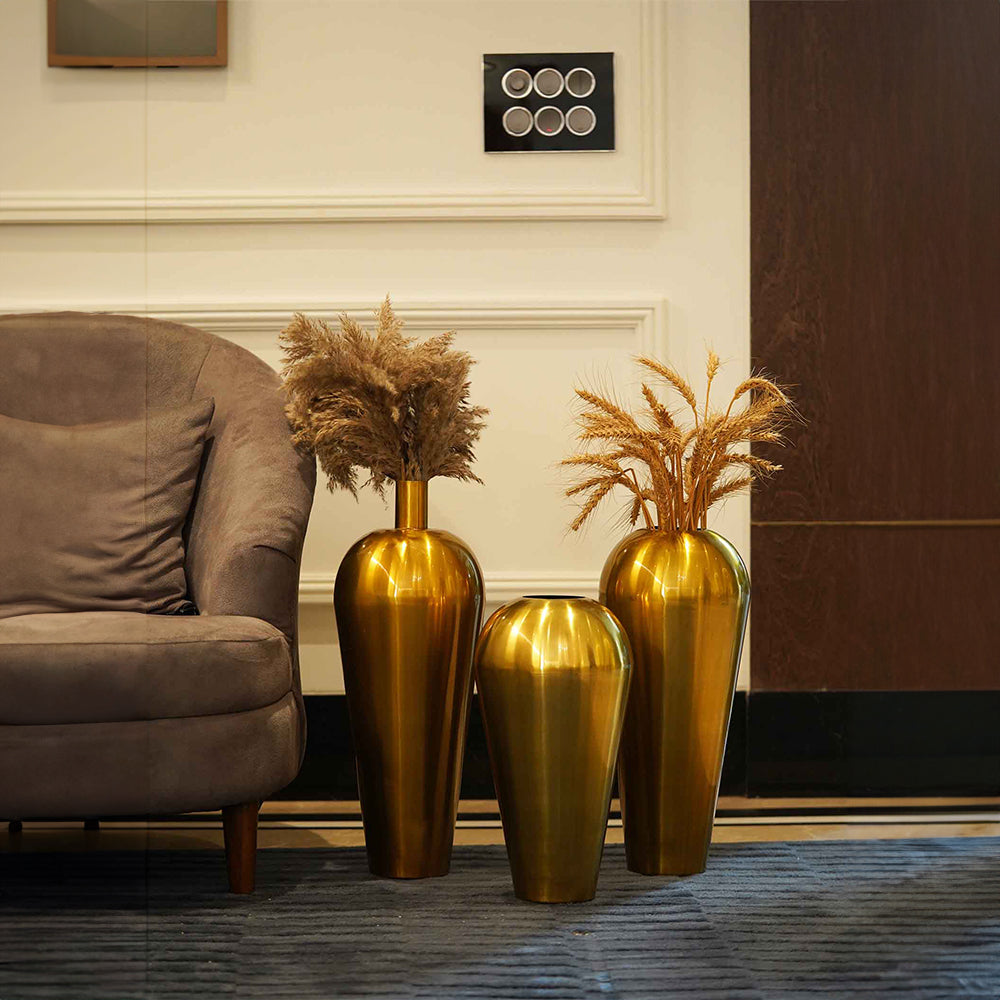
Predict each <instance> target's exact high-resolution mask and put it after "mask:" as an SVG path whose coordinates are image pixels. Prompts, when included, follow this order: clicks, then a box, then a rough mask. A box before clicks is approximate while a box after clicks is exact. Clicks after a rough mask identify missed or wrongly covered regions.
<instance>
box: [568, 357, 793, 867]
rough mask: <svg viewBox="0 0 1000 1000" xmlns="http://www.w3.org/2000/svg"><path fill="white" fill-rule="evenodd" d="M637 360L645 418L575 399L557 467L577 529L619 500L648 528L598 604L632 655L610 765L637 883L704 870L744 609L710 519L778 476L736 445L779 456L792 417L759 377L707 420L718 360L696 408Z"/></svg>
mask: <svg viewBox="0 0 1000 1000" xmlns="http://www.w3.org/2000/svg"><path fill="white" fill-rule="evenodd" d="M636 360H637V362H638V364H639V367H640V369H641V370H642V373H643V375H644V376H646V378H647V379H648V382H643V384H642V396H643V400H644V404H645V405H644V408H643V411H642V412H633V411H632V410H631V409H630V408H629V407H628V406H627V405H625V404H623V403H622V402H620V401H619V400H618V399H616V398H615V397H614V396H613V395H610V394H600V393H597V392H591V391H588V390H587V389H584V388H579V389H577V397H578V399H579V400H580V401H581V402H582V404H583V406H582V409H581V412H580V415H579V424H580V440H581V442H583V444H584V445H585V446H586V450H584V451H581V452H580V453H578V454H575V455H571V456H570V457H569V458H567V459H565V461H564V463H563V464H564V465H567V466H570V467H572V468H575V469H580V470H584V478H583V479H582V480H581V481H580V482H578V483H576V484H575V485H573V486H571V487H570V488H569V489H568V490H567V491H566V492H567V496H571V497H573V496H582V497H583V498H584V502H583V505H582V507H581V509H580V512H579V513H578V515H577V517H576V519H575V520H574V521H573V524H572V527H573V529H574V530H575V529H578V528H580V527H581V526H582V525H583V524H584V523H585V522H586V521H587V520H588V518H590V516H591V515H592V514H593V513H594V511H595V510H596V509H597V507H598V505H599V504H600V503H601V502H602V501H603V500H604V499H605V498H606V497H608V496H610V495H611V494H612V492H613V491H615V490H618V489H622V490H625V491H627V494H628V497H629V507H628V513H627V515H626V518H627V520H628V522H629V523H630V524H631V526H632V527H633V528H634V527H635V526H636V525H637V524H638V522H639V520H640V518H642V520H643V521H644V523H645V528H641V529H639V530H638V531H635V532H633V533H632V534H630V535H629V536H628V537H627V538H625V539H624V540H623V541H621V542H620V543H619V544H618V545H617V546H616V547H615V548H614V550H613V551H612V553H611V555H610V556H609V557H608V560H607V562H606V563H605V566H604V571H603V573H602V576H601V603H602V604H604V605H605V606H606V607H607V608H608V609H609V610H610V611H611V612H612V613H613V614H614V615H615V617H616V618H617V619H618V621H619V622H621V624H622V627H623V628H624V629H625V632H626V634H627V635H628V638H629V641H630V643H631V646H632V654H633V675H632V690H631V693H630V695H629V701H628V708H627V710H626V715H625V725H624V728H623V731H622V742H621V750H620V752H619V759H618V779H619V789H620V792H621V801H622V818H623V821H624V826H625V853H626V857H627V860H628V866H629V868H631V869H632V870H633V871H637V872H643V873H646V874H649V875H689V874H693V873H695V872H700V871H703V870H704V868H705V864H706V861H707V858H708V847H709V843H710V841H711V837H712V824H713V820H714V817H715V805H716V801H717V799H718V794H719V780H720V778H721V775H722V759H723V754H724V752H725V746H726V733H727V731H728V726H729V716H730V712H731V710H732V704H733V691H734V689H735V686H736V674H737V671H738V669H739V663H740V651H741V649H742V648H743V634H744V631H745V629H746V622H747V612H748V610H749V606H750V579H749V577H748V576H747V571H746V567H745V566H744V565H743V560H742V559H740V556H739V553H738V552H737V551H736V549H735V548H734V547H733V546H732V545H731V544H730V543H729V542H728V541H726V539H725V538H723V537H722V536H721V535H718V534H716V533H715V532H714V531H710V530H708V528H707V519H708V511H709V509H710V508H711V507H712V505H713V504H715V503H717V502H719V501H721V500H724V499H725V498H727V497H730V496H732V495H733V494H735V493H738V492H740V491H741V490H743V489H745V488H747V487H749V486H750V485H751V484H752V482H753V481H754V480H755V479H758V478H761V477H764V476H769V475H771V474H772V473H774V472H776V471H777V470H778V469H779V468H780V466H779V465H776V464H775V463H774V462H772V461H770V460H769V459H767V458H764V457H762V456H760V455H756V454H753V453H748V452H747V451H746V450H745V448H743V447H741V446H745V445H748V444H750V445H752V444H758V445H761V444H763V445H769V444H770V445H773V444H779V443H781V441H782V440H783V437H782V433H781V431H782V428H783V426H784V424H785V421H786V419H787V418H788V417H790V416H791V415H792V414H793V413H794V410H793V407H792V404H791V400H790V399H789V398H788V396H787V395H786V394H785V392H784V390H782V389H781V388H779V387H778V386H777V385H776V384H775V383H774V382H772V381H771V380H770V379H768V378H765V377H763V376H762V375H759V374H757V375H751V376H750V377H749V378H746V379H743V381H741V382H740V383H739V384H738V385H737V386H736V387H735V389H734V391H733V393H732V396H731V397H730V400H729V404H728V406H726V408H725V409H719V410H713V409H712V408H711V406H710V397H711V389H712V383H713V381H714V380H715V378H716V376H717V375H718V373H719V368H720V363H719V358H718V356H717V355H716V354H715V352H714V351H710V352H709V355H708V366H707V371H706V377H707V381H706V388H705V397H704V403H703V404H699V402H698V400H697V398H696V395H695V392H694V389H693V388H692V386H691V384H690V383H689V382H688V381H687V380H686V379H684V378H683V377H682V376H681V375H680V374H678V372H676V371H675V370H674V369H673V368H671V367H670V366H669V365H667V364H665V363H663V362H662V361H659V360H657V359H656V358H645V357H644V358H637V359H636ZM663 390H665V391H666V392H667V393H668V396H669V401H668V402H664V400H663V399H662V398H661V396H660V391H663ZM678 402H679V403H680V404H681V405H680V406H678V405H677V403H678ZM651 508H652V509H653V510H655V519H654V515H653V513H652V512H651Z"/></svg>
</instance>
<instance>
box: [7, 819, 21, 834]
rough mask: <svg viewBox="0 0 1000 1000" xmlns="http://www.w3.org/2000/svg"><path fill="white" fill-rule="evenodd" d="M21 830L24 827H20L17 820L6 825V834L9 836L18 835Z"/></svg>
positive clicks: (19, 822)
mask: <svg viewBox="0 0 1000 1000" xmlns="http://www.w3.org/2000/svg"><path fill="white" fill-rule="evenodd" d="M23 829H24V827H23V826H22V825H21V821H20V820H19V819H12V820H11V821H10V822H9V823H8V824H7V832H8V833H10V834H15V833H20V832H21V831H22V830H23Z"/></svg>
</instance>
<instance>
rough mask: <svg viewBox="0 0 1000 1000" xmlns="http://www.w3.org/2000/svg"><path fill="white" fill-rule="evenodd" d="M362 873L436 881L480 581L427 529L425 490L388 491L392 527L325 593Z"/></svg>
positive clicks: (444, 856)
mask: <svg viewBox="0 0 1000 1000" xmlns="http://www.w3.org/2000/svg"><path fill="white" fill-rule="evenodd" d="M334 604H335V607H336V613H337V629H338V632H339V637H340V649H341V656H342V659H343V664H344V687H345V689H346V692H347V705H348V711H349V713H350V719H351V733H352V736H353V739H354V749H355V755H356V757H357V768H358V792H359V795H360V799H361V813H362V819H363V821H364V828H365V845H366V847H367V851H368V865H369V868H370V869H371V871H372V872H373V873H374V874H376V875H382V876H388V877H393V878H421V877H425V876H431V875H445V874H447V872H448V867H449V864H450V860H451V848H452V841H453V839H454V831H455V816H456V813H457V810H458V795H459V787H460V784H461V776H462V755H463V752H464V749H465V735H466V728H467V722H468V712H469V704H470V701H471V695H472V683H471V677H472V653H473V648H474V645H475V641H476V635H477V634H478V632H479V624H480V621H481V618H482V606H483V582H482V573H481V571H480V569H479V565H478V563H477V562H476V559H475V557H474V556H473V554H472V553H471V552H470V551H469V549H468V548H467V547H466V546H465V545H464V543H463V542H461V541H460V540H459V539H457V538H455V537H454V536H453V535H450V534H448V533H447V532H443V531H428V530H427V483H426V482H416V481H400V482H398V483H397V484H396V527H395V529H393V530H386V531H375V532H372V533H371V534H370V535H367V536H366V537H364V538H362V539H361V540H360V541H359V542H357V543H356V544H355V545H354V546H353V547H352V548H351V549H350V551H349V552H348V553H347V555H346V556H345V557H344V560H343V562H342V563H341V565H340V569H339V571H338V572H337V582H336V586H335V590H334Z"/></svg>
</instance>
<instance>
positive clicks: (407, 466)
mask: <svg viewBox="0 0 1000 1000" xmlns="http://www.w3.org/2000/svg"><path fill="white" fill-rule="evenodd" d="M454 338H455V333H454V331H449V332H447V333H443V334H440V335H439V336H436V337H430V338H428V339H427V340H424V341H420V342H418V341H417V340H416V339H415V338H413V337H407V336H404V334H403V323H402V320H400V319H398V318H397V317H396V316H395V314H394V313H393V311H392V305H391V303H390V301H389V298H388V296H386V299H385V301H384V302H383V303H382V305H381V306H380V307H379V308H378V309H377V310H376V311H375V330H374V332H371V333H370V332H368V331H367V330H366V329H365V328H364V327H363V326H361V325H360V324H359V323H357V322H355V321H354V320H352V319H351V318H350V317H348V316H347V315H346V314H343V315H341V316H340V328H339V329H333V328H332V327H330V326H329V325H328V324H327V323H325V322H323V321H322V320H316V319H310V318H308V317H306V316H303V315H302V314H301V313H296V314H295V317H294V319H293V320H292V322H291V323H290V324H289V325H288V326H287V327H286V328H285V329H284V330H283V331H282V333H281V337H280V343H281V346H282V349H283V351H284V356H285V360H284V365H283V367H282V376H283V379H284V386H285V393H286V396H287V399H288V405H287V407H286V412H287V414H288V418H289V420H290V421H291V424H292V428H293V431H294V441H295V443H296V444H297V445H299V446H301V447H305V448H307V449H308V450H310V451H312V452H314V453H315V454H316V456H317V457H318V459H319V463H320V467H321V468H322V470H323V472H325V473H326V476H327V485H328V487H329V488H330V489H331V490H335V489H338V488H339V489H346V490H349V491H350V492H351V493H352V494H353V495H354V496H357V492H358V470H359V469H361V470H364V471H366V472H367V473H368V479H367V480H366V481H365V482H364V483H362V484H361V485H371V486H372V487H373V488H374V490H375V492H376V493H378V494H379V496H384V494H385V487H386V484H387V483H388V482H389V481H391V480H407V479H410V480H413V479H416V480H427V479H431V478H432V477H434V476H448V477H450V478H452V479H461V480H466V481H470V480H471V481H473V482H477V483H478V482H481V480H480V479H479V478H478V477H477V476H476V475H475V474H474V473H473V471H472V463H473V462H474V461H475V455H474V453H473V447H474V445H475V443H476V441H477V440H478V438H479V435H480V433H481V432H482V429H483V427H484V421H483V418H484V417H485V416H486V414H487V413H488V412H489V411H488V410H486V409H485V408H484V407H481V406H472V405H471V404H470V403H469V369H470V368H471V367H472V364H473V360H472V358H471V357H470V355H468V354H467V353H465V352H464V351H456V350H454V349H453V348H452V342H453V340H454Z"/></svg>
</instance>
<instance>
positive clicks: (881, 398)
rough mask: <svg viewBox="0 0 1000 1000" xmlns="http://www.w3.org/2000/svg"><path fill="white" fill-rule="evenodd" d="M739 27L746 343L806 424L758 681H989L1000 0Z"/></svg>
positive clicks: (826, 9) (876, 7)
mask: <svg viewBox="0 0 1000 1000" xmlns="http://www.w3.org/2000/svg"><path fill="white" fill-rule="evenodd" d="M750 43H751V46H750V47H751V58H750V64H751V314H752V323H751V339H752V355H753V358H754V363H755V364H757V365H761V366H763V367H765V368H767V369H768V370H769V371H770V372H772V373H774V374H775V375H776V376H777V377H778V378H779V379H782V380H784V381H787V382H789V383H792V384H793V385H794V394H795V397H796V399H797V401H798V403H799V405H800V408H801V410H802V413H803V416H804V417H805V419H806V421H807V424H806V425H805V426H804V427H802V428H798V429H796V430H795V431H794V432H793V434H792V438H793V443H794V445H795V446H794V448H792V449H788V450H785V451H782V452H781V453H780V457H778V461H780V462H781V463H782V464H783V465H784V466H785V471H783V472H782V473H780V474H779V476H778V477H776V478H775V480H774V482H773V484H772V485H771V486H769V487H765V488H764V489H763V490H761V491H758V492H755V494H754V497H753V500H752V519H753V521H754V523H755V525H758V527H755V528H754V533H753V572H754V592H755V593H754V609H753V628H752V632H751V643H752V649H751V654H752V659H751V662H752V666H751V685H752V687H753V688H754V689H762V690H772V691H773V690H888V689H899V690H933V689H935V688H948V689H984V688H995V689H1000V656H998V652H997V649H998V640H1000V633H998V627H1000V626H998V624H997V622H998V620H1000V614H998V612H997V611H996V610H995V607H996V605H997V603H998V587H997V584H996V582H995V580H996V575H997V571H998V568H1000V558H998V557H1000V377H998V376H1000V3H998V2H997V0H903V2H897V0H845V2H839V3H827V2H794V3H784V2H773V0H763V2H758V0H754V2H752V3H751V11H750ZM762 453H764V454H766V453H767V451H766V449H762ZM928 520H929V521H933V522H935V525H934V526H924V527H919V526H915V525H911V527H908V528H902V527H886V528H883V529H879V528H873V527H863V526H857V522H871V521H876V522H879V521H881V522H920V521H928ZM970 520H972V521H976V522H978V525H979V526H978V527H975V528H971V527H968V526H958V525H957V524H956V523H953V524H952V526H950V527H949V526H947V523H949V522H968V521H970ZM774 522H779V523H781V524H786V525H787V527H781V528H779V527H775V526H770V527H760V526H759V525H765V524H766V525H773V524H774ZM843 522H847V523H846V524H845V523H843ZM852 522H853V523H854V524H855V526H853V527H852V526H850V525H851V523H852ZM817 524H819V525H823V526H819V527H817V526H815V525H817Z"/></svg>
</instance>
